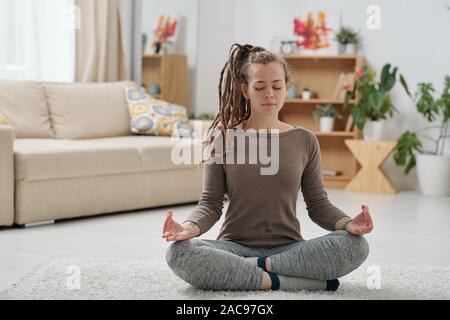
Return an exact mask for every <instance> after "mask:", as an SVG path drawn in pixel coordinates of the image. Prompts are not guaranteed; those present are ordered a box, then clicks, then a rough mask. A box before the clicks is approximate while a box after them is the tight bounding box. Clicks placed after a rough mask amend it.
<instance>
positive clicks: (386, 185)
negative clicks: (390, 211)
mask: <svg viewBox="0 0 450 320" xmlns="http://www.w3.org/2000/svg"><path fill="white" fill-rule="evenodd" d="M345 144H346V145H347V147H348V148H349V149H350V151H351V152H352V153H353V155H354V156H355V157H356V159H357V160H358V162H359V163H360V164H361V166H362V168H361V170H360V171H359V172H358V173H357V174H356V175H355V176H354V177H353V179H352V180H351V181H350V182H349V184H348V185H347V186H346V187H345V191H351V192H369V193H386V194H396V193H398V190H397V189H396V188H395V187H394V186H393V185H392V183H391V182H390V181H389V179H388V178H387V177H386V175H385V174H384V172H383V169H381V166H382V164H383V163H384V161H385V160H386V159H387V157H388V156H389V155H390V154H391V152H392V151H393V150H394V148H395V146H396V145H397V142H396V141H366V140H345Z"/></svg>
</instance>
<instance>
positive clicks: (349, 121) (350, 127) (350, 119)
mask: <svg viewBox="0 0 450 320" xmlns="http://www.w3.org/2000/svg"><path fill="white" fill-rule="evenodd" d="M353 124H354V122H353V117H352V115H351V114H350V115H349V116H348V118H347V123H346V124H345V131H346V132H350V131H352V130H353Z"/></svg>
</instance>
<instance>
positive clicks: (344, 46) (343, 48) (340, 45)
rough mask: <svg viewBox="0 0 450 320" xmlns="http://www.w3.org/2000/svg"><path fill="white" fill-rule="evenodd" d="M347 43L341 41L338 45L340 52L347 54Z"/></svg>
mask: <svg viewBox="0 0 450 320" xmlns="http://www.w3.org/2000/svg"><path fill="white" fill-rule="evenodd" d="M346 46H347V45H346V44H343V43H339V45H338V54H345V51H346V49H347V48H346Z"/></svg>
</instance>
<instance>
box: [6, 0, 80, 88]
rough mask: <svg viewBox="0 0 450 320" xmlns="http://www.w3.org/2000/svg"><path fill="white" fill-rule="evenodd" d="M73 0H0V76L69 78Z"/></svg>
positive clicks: (74, 16) (71, 71) (72, 57)
mask: <svg viewBox="0 0 450 320" xmlns="http://www.w3.org/2000/svg"><path fill="white" fill-rule="evenodd" d="M76 21H77V9H76V7H75V6H74V2H73V0H0V79H8V80H35V81H54V82H71V81H73V80H74V77H75V29H76V25H77V24H76Z"/></svg>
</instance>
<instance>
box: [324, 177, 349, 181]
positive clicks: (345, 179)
mask: <svg viewBox="0 0 450 320" xmlns="http://www.w3.org/2000/svg"><path fill="white" fill-rule="evenodd" d="M323 178H324V179H325V180H329V181H350V180H352V178H351V177H348V176H323Z"/></svg>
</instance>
